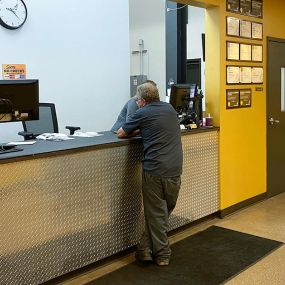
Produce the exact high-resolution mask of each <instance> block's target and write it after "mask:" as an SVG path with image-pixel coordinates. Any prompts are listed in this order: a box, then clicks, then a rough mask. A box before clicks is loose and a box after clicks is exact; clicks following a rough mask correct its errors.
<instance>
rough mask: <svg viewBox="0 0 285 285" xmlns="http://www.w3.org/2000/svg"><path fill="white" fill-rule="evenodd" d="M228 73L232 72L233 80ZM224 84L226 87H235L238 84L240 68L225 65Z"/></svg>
mask: <svg viewBox="0 0 285 285" xmlns="http://www.w3.org/2000/svg"><path fill="white" fill-rule="evenodd" d="M230 72H234V73H235V74H233V75H232V76H233V78H231V77H230V76H229V75H230ZM226 82H227V85H237V84H240V66H238V65H227V66H226Z"/></svg>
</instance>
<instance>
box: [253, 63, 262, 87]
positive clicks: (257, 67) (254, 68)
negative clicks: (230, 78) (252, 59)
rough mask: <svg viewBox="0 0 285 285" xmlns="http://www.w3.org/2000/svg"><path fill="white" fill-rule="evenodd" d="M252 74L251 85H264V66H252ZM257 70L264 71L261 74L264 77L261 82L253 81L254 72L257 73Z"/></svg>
mask: <svg viewBox="0 0 285 285" xmlns="http://www.w3.org/2000/svg"><path fill="white" fill-rule="evenodd" d="M251 69H252V72H251V83H252V84H263V83H264V82H263V81H264V69H263V66H252V68H251ZM257 70H260V71H262V73H261V75H262V79H261V80H258V81H256V80H253V79H254V78H253V74H254V73H253V72H254V71H255V72H256V71H257Z"/></svg>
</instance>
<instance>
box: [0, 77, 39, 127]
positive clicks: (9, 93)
mask: <svg viewBox="0 0 285 285" xmlns="http://www.w3.org/2000/svg"><path fill="white" fill-rule="evenodd" d="M38 119H39V81H38V79H29V80H0V123H7V122H18V121H30V120H38Z"/></svg>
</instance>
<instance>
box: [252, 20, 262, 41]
mask: <svg viewBox="0 0 285 285" xmlns="http://www.w3.org/2000/svg"><path fill="white" fill-rule="evenodd" d="M251 38H252V39H253V40H263V23H260V22H251Z"/></svg>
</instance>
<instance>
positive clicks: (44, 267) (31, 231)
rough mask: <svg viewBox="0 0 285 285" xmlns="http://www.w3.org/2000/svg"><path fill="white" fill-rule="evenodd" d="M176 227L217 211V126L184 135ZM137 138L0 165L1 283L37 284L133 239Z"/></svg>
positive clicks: (137, 217)
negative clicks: (126, 142) (121, 143)
mask: <svg viewBox="0 0 285 285" xmlns="http://www.w3.org/2000/svg"><path fill="white" fill-rule="evenodd" d="M182 140H183V150H184V170H183V171H184V173H183V176H182V188H181V191H180V196H179V200H178V203H177V207H176V208H175V210H174V212H173V214H172V216H171V221H170V229H174V228H177V227H180V226H182V225H185V224H187V223H189V222H190V221H193V220H196V219H199V218H200V217H203V216H206V215H208V214H211V213H213V212H215V211H217V210H218V172H217V171H218V133H217V132H208V133H201V134H197V135H186V136H183V137H182ZM141 156H142V148H141V145H140V144H132V145H128V146H119V147H111V148H105V149H97V150H90V151H83V152H78V153H72V154H68V155H57V156H52V157H46V158H39V159H32V160H26V161H19V162H13V163H7V164H2V165H1V172H0V179H1V190H0V201H1V207H0V217H1V220H0V226H1V232H2V233H4V234H1V244H0V284H39V283H41V282H44V281H47V280H50V279H52V278H55V277H57V276H60V275H62V274H65V273H67V272H70V271H73V270H75V269H78V268H80V267H83V266H85V265H87V264H90V263H93V262H95V261H97V260H100V259H103V258H105V257H107V256H110V255H112V254H115V253H117V252H119V251H122V250H124V249H127V248H129V247H131V246H133V245H135V244H136V243H137V242H138V240H139V237H140V234H141V232H142V230H143V224H144V223H143V221H144V219H143V210H142V200H141V191H140V190H141V166H140V160H141Z"/></svg>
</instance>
